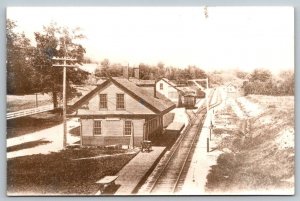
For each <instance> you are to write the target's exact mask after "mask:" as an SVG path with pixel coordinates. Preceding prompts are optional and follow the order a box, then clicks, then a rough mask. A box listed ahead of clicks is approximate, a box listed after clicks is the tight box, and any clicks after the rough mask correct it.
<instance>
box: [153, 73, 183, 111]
mask: <svg viewBox="0 0 300 201" xmlns="http://www.w3.org/2000/svg"><path fill="white" fill-rule="evenodd" d="M155 88H156V91H158V92H159V93H161V94H163V95H164V96H165V97H167V98H168V99H170V100H171V101H172V102H173V103H175V104H176V106H178V107H180V106H181V105H182V95H183V92H182V91H181V90H180V89H179V88H178V87H177V86H176V84H175V83H173V82H172V81H170V80H168V79H167V78H161V79H159V80H157V82H156V83H155Z"/></svg>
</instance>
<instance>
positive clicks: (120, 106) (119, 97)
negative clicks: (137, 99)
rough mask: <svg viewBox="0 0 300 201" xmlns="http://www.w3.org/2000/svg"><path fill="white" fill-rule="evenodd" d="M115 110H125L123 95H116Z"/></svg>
mask: <svg viewBox="0 0 300 201" xmlns="http://www.w3.org/2000/svg"><path fill="white" fill-rule="evenodd" d="M116 106H117V109H125V102H124V94H117V104H116Z"/></svg>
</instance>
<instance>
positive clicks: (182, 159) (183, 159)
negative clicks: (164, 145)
mask: <svg viewBox="0 0 300 201" xmlns="http://www.w3.org/2000/svg"><path fill="white" fill-rule="evenodd" d="M214 92H215V89H214V91H213V92H212V93H211V94H212V95H211V94H210V95H211V97H210V101H209V104H211V101H212V97H213V95H214ZM217 102H218V101H217ZM216 104H218V103H216ZM216 104H212V107H215V106H216ZM205 112H206V107H205V106H202V107H200V108H199V110H198V111H197V112H196V115H195V116H194V118H192V119H191V121H190V122H189V124H188V125H187V128H186V129H185V130H184V132H183V133H182V135H180V136H179V138H178V140H177V141H176V142H175V144H174V145H173V147H172V148H171V150H170V152H171V153H170V156H169V157H168V159H167V161H166V162H165V164H164V166H163V167H162V169H161V170H160V172H159V173H158V176H157V177H156V179H155V180H154V182H153V184H152V185H151V187H150V190H149V192H150V193H152V192H153V191H154V189H155V188H156V187H157V186H159V185H162V188H166V186H163V185H164V183H163V182H164V179H163V178H162V177H163V176H165V175H167V174H168V173H167V172H168V171H167V168H169V169H170V171H174V169H172V168H174V167H172V164H171V163H172V162H173V163H174V164H177V167H178V166H180V167H179V168H180V170H179V174H178V176H177V173H178V171H177V172H176V170H175V171H174V174H173V175H172V177H174V175H175V177H176V178H174V179H172V178H166V179H167V180H170V179H171V182H172V184H170V183H166V182H165V183H166V185H171V186H169V187H167V188H168V189H170V190H171V191H172V192H175V191H176V189H177V186H178V183H179V181H180V178H181V176H182V173H183V170H184V168H185V167H186V163H187V161H188V158H189V156H190V155H191V152H192V150H193V147H194V144H195V140H196V139H197V136H199V135H198V133H199V131H200V129H201V125H202V124H203V120H204V116H205ZM201 113H202V116H199V115H200V114H201ZM199 117H200V118H199ZM197 120H198V121H197ZM195 126H196V127H195ZM193 129H196V130H194V135H191V136H189V135H187V134H188V133H189V132H191V130H193ZM190 142H191V143H190ZM184 143H187V144H189V147H186V146H184ZM182 144H183V148H185V152H186V153H184V152H183V153H180V154H178V152H177V151H178V149H179V147H181V145H182ZM175 154H177V155H178V158H175V157H176V155H175ZM174 156H175V157H174ZM176 160H177V161H176ZM178 160H179V161H178ZM163 174H165V175H163ZM159 180H161V181H160V182H159ZM158 184H159V185H158Z"/></svg>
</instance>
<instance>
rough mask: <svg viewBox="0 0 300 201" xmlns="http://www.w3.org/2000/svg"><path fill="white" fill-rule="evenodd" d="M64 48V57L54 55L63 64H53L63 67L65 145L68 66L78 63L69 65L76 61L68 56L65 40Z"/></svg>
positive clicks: (65, 142)
mask: <svg viewBox="0 0 300 201" xmlns="http://www.w3.org/2000/svg"><path fill="white" fill-rule="evenodd" d="M63 45H64V49H65V56H64V57H61V58H60V57H53V58H52V60H54V61H63V62H64V63H63V64H53V65H52V66H53V67H63V130H64V131H63V132H64V133H63V147H64V148H66V146H67V95H66V93H67V86H66V85H67V67H73V68H74V67H75V68H76V67H77V66H76V65H67V61H76V59H74V58H70V57H67V46H66V43H65V40H64V44H63Z"/></svg>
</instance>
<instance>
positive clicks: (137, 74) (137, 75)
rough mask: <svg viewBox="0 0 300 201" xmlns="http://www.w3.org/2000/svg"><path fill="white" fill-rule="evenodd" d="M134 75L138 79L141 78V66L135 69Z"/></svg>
mask: <svg viewBox="0 0 300 201" xmlns="http://www.w3.org/2000/svg"><path fill="white" fill-rule="evenodd" d="M133 75H134V77H135V78H136V79H138V80H139V79H140V68H139V67H138V68H134V69H133Z"/></svg>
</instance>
